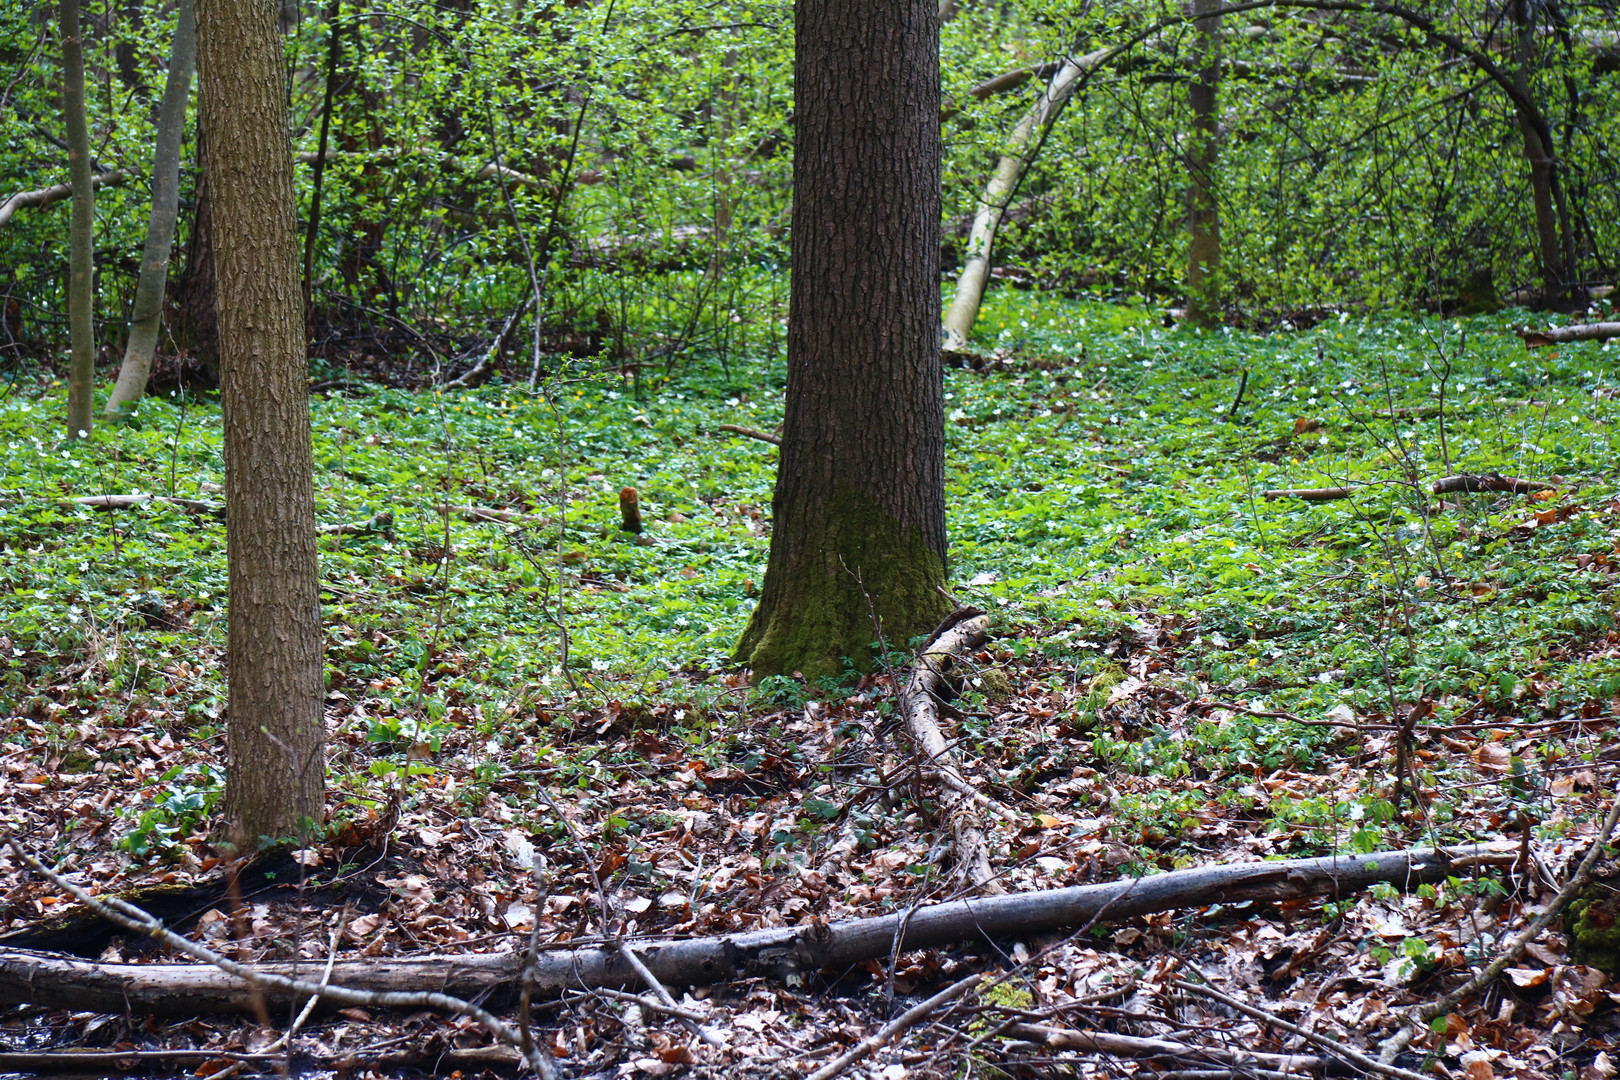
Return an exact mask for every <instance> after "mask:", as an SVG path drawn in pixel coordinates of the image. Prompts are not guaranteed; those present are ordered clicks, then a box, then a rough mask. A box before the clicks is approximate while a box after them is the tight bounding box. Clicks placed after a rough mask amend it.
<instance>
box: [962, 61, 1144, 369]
mask: <svg viewBox="0 0 1620 1080" xmlns="http://www.w3.org/2000/svg"><path fill="white" fill-rule="evenodd" d="M1116 51H1117V50H1114V49H1099V50H1097V51H1096V52H1092V53H1087V54H1086V55H1085V56H1081V57H1071V58H1069V59H1067V60H1065V61H1064V62H1063V66H1062V67H1060V68H1058V70H1057V74H1055V75H1053V76H1052V81H1051V82H1049V83H1047V84H1046V89H1045V90H1043V91H1042V92H1041V97H1040V100H1039V101H1037V102H1035V106H1034V107H1033V108H1032V109H1030V110H1029V112H1027V113H1025V114H1024V117H1023V119H1021V120H1019V121H1018V124H1017V126H1016V127H1014V128H1013V132H1012V135H1011V137H1009V138H1008V140H1007V150H1006V153H1004V154H1003V155H1002V157H1001V160H1000V161H999V162H998V163H997V164H996V171H995V174H994V175H992V176H991V177H990V183H989V184H987V185H986V186H985V189H984V195H983V197H982V198H980V200H979V210H978V213H976V214H975V215H974V218H973V231H972V233H970V234H969V236H968V246H967V258H966V259H965V260H964V261H963V264H962V274H961V276H960V277H959V278H957V280H956V290H955V291H954V292H953V293H952V294H951V307H950V310H949V311H947V312H946V313H945V347H946V348H947V349H960V348H962V347H963V346H965V345H966V344H967V339H968V337H969V336H970V335H971V334H972V333H973V323H974V321H975V320H976V319H978V317H979V304H980V303H981V302H983V300H984V286H985V283H986V282H988V281H989V280H990V249H991V248H992V247H993V246H994V245H995V242H996V230H997V229H998V228H1000V227H1001V219H1002V216H1003V215H1004V214H1006V212H1007V207H1008V205H1009V204H1011V202H1012V200H1013V196H1014V195H1015V194H1017V192H1018V185H1019V184H1021V183H1023V180H1024V174H1025V173H1026V172H1028V171H1029V167H1030V166H1031V165H1033V164H1034V163H1035V159H1036V157H1038V156H1039V155H1040V152H1041V144H1042V143H1043V142H1045V140H1046V133H1047V132H1048V131H1050V130H1051V129H1052V125H1053V124H1054V123H1056V122H1057V118H1058V117H1059V116H1061V115H1062V114H1063V107H1064V106H1065V105H1067V104H1068V103H1069V98H1070V97H1072V96H1073V94H1074V91H1075V89H1076V88H1077V87H1078V86H1080V85H1081V83H1082V82H1084V79H1082V78H1081V76H1083V75H1087V74H1089V73H1090V72H1091V71H1092V70H1093V69H1095V68H1096V66H1097V65H1098V64H1100V63H1102V62H1103V61H1104V60H1106V59H1108V58H1110V57H1111V56H1113V55H1114V53H1115V52H1116Z"/></svg>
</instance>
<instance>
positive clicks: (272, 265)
mask: <svg viewBox="0 0 1620 1080" xmlns="http://www.w3.org/2000/svg"><path fill="white" fill-rule="evenodd" d="M197 30H198V33H197V51H198V60H199V70H200V74H201V93H200V104H201V112H202V117H203V123H204V126H205V128H206V129H207V131H208V137H209V140H210V145H209V151H208V152H209V171H210V173H211V177H210V181H209V190H210V191H211V193H212V195H213V199H214V213H215V214H216V215H217V217H218V225H219V229H218V231H217V233H216V235H215V238H214V239H215V245H216V248H217V270H218V275H217V284H218V290H219V343H220V374H221V390H222V394H221V399H222V407H223V412H224V428H225V440H224V441H225V502H226V558H227V563H228V566H229V572H230V598H229V612H228V643H227V662H228V664H229V676H230V679H229V682H230V720H229V725H228V729H227V730H228V750H229V761H228V764H227V767H226V777H225V816H226V820H227V821H228V822H229V824H230V828H231V831H232V833H233V839H235V841H236V842H237V843H238V845H239V846H243V847H247V848H253V847H257V846H258V845H259V844H260V842H261V840H262V838H264V837H271V838H284V837H289V836H298V835H300V834H302V833H304V832H305V831H306V830H307V829H308V827H309V826H311V825H314V824H319V822H320V820H321V813H322V807H323V801H324V789H325V761H324V757H323V750H322V744H323V739H322V710H321V697H322V694H321V664H322V640H321V619H320V600H319V595H318V592H317V586H318V579H317V574H316V561H315V504H314V486H313V482H312V479H311V477H312V474H313V469H314V461H313V454H312V452H311V445H310V422H309V395H308V389H307V384H308V362H307V360H306V357H305V350H304V309H303V302H302V292H301V290H300V288H299V280H298V278H299V273H298V271H299V267H298V237H297V228H298V226H297V207H296V204H295V202H294V195H293V160H292V146H291V143H290V141H289V139H288V134H287V103H286V97H285V93H284V90H283V64H284V58H283V54H282V44H281V38H280V36H279V35H278V33H277V30H276V12H275V9H274V8H273V7H272V6H271V5H269V4H266V3H264V2H263V0H201V2H199V3H198V5H197Z"/></svg>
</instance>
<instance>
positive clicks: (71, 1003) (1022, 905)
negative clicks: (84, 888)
mask: <svg viewBox="0 0 1620 1080" xmlns="http://www.w3.org/2000/svg"><path fill="white" fill-rule="evenodd" d="M1517 857H1518V848H1517V846H1516V845H1514V844H1512V843H1504V844H1502V845H1474V846H1470V847H1464V848H1458V849H1454V850H1451V851H1441V850H1436V849H1432V848H1420V849H1415V850H1407V851H1392V852H1383V853H1378V854H1372V855H1364V856H1363V855H1339V856H1329V857H1326V858H1320V859H1290V860H1286V861H1279V862H1256V863H1239V864H1233V865H1226V866H1210V867H1199V868H1195V869H1191V870H1177V871H1173V872H1171V873H1165V874H1154V875H1152V876H1150V877H1144V878H1130V879H1126V880H1123V881H1111V882H1105V883H1101V884H1096V885H1079V886H1074V887H1071V888H1066V889H1053V890H1049V891H1045V892H1036V893H1016V894H1012V895H1005V896H990V897H982V898H978V899H971V900H955V901H952V902H949V903H943V904H933V905H929V906H925V907H919V908H917V909H916V910H914V911H911V912H909V913H906V912H897V913H894V914H891V915H883V916H879V917H876V918H867V919H850V920H846V921H844V922H838V923H824V922H819V921H816V922H812V923H810V924H808V925H805V926H786V927H778V928H774V929H770V930H757V931H753V932H749V933H741V934H727V935H722V936H719V937H707V938H690V939H686V940H642V941H637V942H635V943H634V945H635V950H636V953H637V955H638V956H639V957H640V958H641V960H642V962H643V963H645V964H646V965H647V968H648V970H649V971H651V972H652V973H653V974H654V975H655V976H656V977H657V978H658V979H659V980H661V981H662V982H663V983H664V984H665V985H666V986H668V985H683V986H684V985H695V984H710V983H718V982H724V981H727V980H730V979H733V978H737V977H739V976H742V975H749V974H759V975H769V976H777V977H785V976H788V975H794V974H797V973H801V972H804V971H816V970H820V969H821V968H835V969H836V968H844V967H847V966H849V965H850V964H855V963H859V962H862V961H865V960H869V959H874V958H877V957H885V956H888V955H889V954H890V950H891V949H892V948H893V947H894V946H895V938H896V936H897V935H900V936H901V937H902V940H901V941H900V943H899V947H900V948H901V949H908V950H909V949H923V948H930V947H936V946H940V945H948V944H954V943H957V942H964V941H980V940H984V939H995V938H1007V937H1015V936H1016V937H1027V936H1029V935H1032V934H1039V933H1043V932H1046V931H1051V930H1060V929H1065V928H1070V929H1072V928H1074V927H1078V926H1084V925H1086V924H1087V923H1089V922H1091V921H1092V920H1094V919H1097V918H1098V916H1099V914H1100V913H1103V912H1104V911H1105V910H1106V918H1107V920H1108V921H1110V922H1113V921H1116V920H1124V919H1129V918H1133V917H1135V916H1139V915H1147V914H1151V913H1153V912H1156V911H1168V910H1170V909H1173V908H1182V907H1202V906H1205V905H1208V904H1216V903H1221V904H1231V903H1237V902H1239V901H1243V900H1297V899H1303V898H1308V897H1321V896H1331V897H1345V896H1349V895H1351V894H1354V893H1356V892H1359V891H1360V890H1362V889H1365V888H1367V887H1368V886H1370V885H1373V884H1375V883H1377V882H1390V883H1392V884H1394V885H1397V886H1400V887H1403V888H1411V887H1414V886H1416V885H1419V884H1423V883H1426V882H1435V881H1440V880H1443V879H1444V878H1446V877H1448V876H1450V875H1454V874H1460V873H1464V872H1466V870H1467V869H1468V868H1469V867H1475V866H1481V865H1508V864H1511V863H1512V862H1513V860H1514V859H1516V858H1517ZM902 921H904V923H905V925H904V927H903V930H904V933H903V935H901V930H902V927H901V923H902ZM187 944H188V945H189V944H191V943H189V942H188V943H187ZM523 962H524V958H523V955H522V954H521V953H515V952H505V953H474V954H468V955H463V956H416V957H403V958H377V959H361V960H340V961H338V962H337V964H336V965H334V967H333V970H332V979H331V981H332V986H330V987H328V988H327V990H326V991H324V992H323V996H324V997H327V998H329V999H331V1000H337V1001H343V1000H345V998H346V999H347V1000H349V1001H355V1000H357V999H359V998H361V997H363V996H364V995H365V994H367V993H373V992H375V993H387V994H401V995H408V994H411V993H415V992H419V991H426V990H431V991H433V993H434V996H435V997H443V996H445V995H449V996H450V998H454V999H461V1000H467V999H473V998H477V999H479V1000H482V999H483V996H484V995H486V994H489V995H490V998H491V1000H490V1002H488V1004H491V1005H493V1004H494V1003H496V1002H500V1001H509V1000H512V999H513V998H515V997H516V994H517V990H518V984H519V981H520V977H521V975H522V969H523ZM309 970H310V964H309V963H308V962H307V961H306V962H305V963H303V964H301V965H293V964H285V963H278V964H264V965H261V966H260V967H259V968H258V969H257V971H256V972H255V973H254V974H255V977H257V978H258V979H259V985H258V987H257V989H255V988H254V987H252V986H251V985H250V984H249V982H248V981H247V979H246V978H244V977H241V976H238V975H237V974H234V973H232V972H228V971H223V970H220V969H219V968H217V967H215V966H213V965H212V964H104V963H97V962H95V961H90V960H81V959H79V958H77V957H69V956H63V955H61V954H58V953H39V952H30V951H28V950H24V949H7V948H0V1003H5V1004H11V1003H20V1002H29V1003H33V1004H37V1005H43V1006H46V1007H49V1008H69V1009H84V1010H94V1011H98V1012H118V1013H122V1012H124V1011H125V1010H128V1011H130V1012H132V1013H134V1014H136V1015H145V1014H148V1013H164V1014H188V1015H193V1014H202V1013H221V1012H231V1013H247V1014H251V1013H253V1011H254V1010H255V1008H256V1007H257V1006H256V1004H255V1003H256V1002H259V1001H262V1002H263V1003H264V1004H265V1005H266V1007H271V1008H276V1007H284V1006H285V1005H286V1004H287V1003H288V1002H291V1001H294V1000H298V1001H302V999H303V998H304V997H305V996H307V995H309V994H310V993H311V992H313V990H314V984H312V983H310V982H307V981H297V982H295V981H294V980H293V979H292V978H291V977H290V976H291V973H292V972H295V971H297V972H308V971H309ZM639 985H640V980H638V979H637V978H636V975H635V972H634V971H633V970H632V969H631V967H630V964H629V963H628V962H627V961H626V960H625V959H624V957H623V955H622V954H621V953H620V952H619V949H618V947H617V946H616V945H615V944H613V943H608V944H603V945H592V946H582V947H578V948H561V949H553V950H542V951H541V952H540V953H539V954H538V955H537V956H536V957H535V964H534V975H533V986H534V989H535V991H536V992H537V993H547V994H553V995H555V994H560V993H563V992H565V991H568V990H573V989H587V988H591V987H599V986H602V987H612V988H622V987H636V986H639ZM340 994H341V995H344V996H340ZM402 1000H403V998H391V999H390V1003H391V1002H392V1001H402ZM424 1000H425V999H424ZM417 1007H425V1008H443V1006H442V1005H433V1004H426V1005H418V1006H417Z"/></svg>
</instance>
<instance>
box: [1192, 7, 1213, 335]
mask: <svg viewBox="0 0 1620 1080" xmlns="http://www.w3.org/2000/svg"><path fill="white" fill-rule="evenodd" d="M1220 6H1221V4H1220V0H1193V5H1192V8H1193V14H1194V15H1196V16H1200V17H1199V18H1197V19H1195V20H1194V22H1193V27H1194V30H1195V33H1194V36H1193V66H1194V69H1195V70H1194V73H1193V78H1192V82H1191V83H1189V84H1188V86H1187V106H1188V108H1189V109H1190V110H1191V112H1192V130H1191V131H1189V132H1188V133H1187V136H1188V137H1187V231H1188V237H1187V321H1188V322H1190V323H1192V324H1193V325H1194V326H1201V327H1205V328H1206V329H1207V328H1209V327H1212V326H1214V325H1215V324H1216V323H1217V322H1219V320H1220V269H1221V227H1220V213H1219V209H1218V206H1217V201H1216V194H1215V188H1216V185H1215V167H1216V162H1217V159H1218V155H1219V148H1218V146H1219V144H1218V142H1217V139H1218V126H1219V116H1218V113H1217V111H1216V99H1217V97H1218V95H1219V91H1220V85H1221V17H1220V16H1219V15H1211V14H1208V13H1209V12H1211V11H1218V10H1219V9H1220Z"/></svg>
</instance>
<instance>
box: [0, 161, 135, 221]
mask: <svg viewBox="0 0 1620 1080" xmlns="http://www.w3.org/2000/svg"><path fill="white" fill-rule="evenodd" d="M124 177H125V173H124V170H123V169H114V170H112V171H111V172H104V173H97V174H96V175H95V176H92V177H91V178H90V186H91V187H92V188H98V187H102V186H104V185H107V184H121V183H123V182H124ZM72 196H73V185H72V184H52V185H51V186H50V187H43V188H37V189H35V190H33V191H19V192H17V194H15V195H13V196H12V197H11V198H9V199H7V200H6V201H5V202H4V203H0V225H4V224H6V223H7V222H9V221H10V220H11V219H12V217H13V216H14V215H15V214H16V213H17V211H18V210H22V209H24V208H28V207H41V206H49V205H51V203H55V202H61V201H62V200H63V199H68V198H72Z"/></svg>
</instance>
